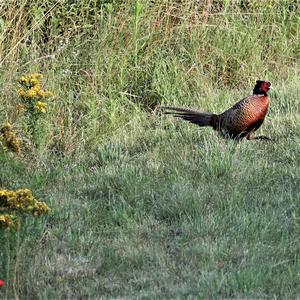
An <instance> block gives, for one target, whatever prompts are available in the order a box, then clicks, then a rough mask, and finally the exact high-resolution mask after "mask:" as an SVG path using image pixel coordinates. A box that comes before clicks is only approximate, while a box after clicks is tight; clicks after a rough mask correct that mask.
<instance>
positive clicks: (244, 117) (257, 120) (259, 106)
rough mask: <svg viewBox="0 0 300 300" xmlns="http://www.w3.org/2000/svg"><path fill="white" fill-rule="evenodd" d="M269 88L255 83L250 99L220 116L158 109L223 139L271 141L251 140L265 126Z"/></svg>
mask: <svg viewBox="0 0 300 300" xmlns="http://www.w3.org/2000/svg"><path fill="white" fill-rule="evenodd" d="M270 88H271V83H270V82H269V81H262V80H257V81H256V85H255V86H254V89H253V95H251V96H248V97H246V98H244V99H242V100H241V101H239V102H237V103H236V104H235V105H233V106H232V107H231V108H229V109H228V110H226V111H224V112H223V113H221V114H219V115H218V114H213V113H207V112H200V111H197V110H192V109H189V108H180V107H173V106H161V108H162V109H163V110H164V113H165V114H172V115H173V116H174V117H176V118H181V119H183V120H186V121H189V122H191V123H194V124H197V125H199V126H201V127H202V126H210V127H212V128H213V129H214V130H216V131H218V132H219V133H220V134H221V135H222V136H223V137H228V138H233V139H242V138H244V137H246V138H247V139H248V140H252V139H265V140H270V138H268V137H266V136H258V137H254V135H253V133H254V131H256V130H257V129H258V128H259V127H260V126H261V125H262V123H263V122H264V119H265V116H266V114H267V112H268V108H269V102H270V97H269V96H268V91H269V90H270Z"/></svg>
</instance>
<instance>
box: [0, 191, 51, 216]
mask: <svg viewBox="0 0 300 300" xmlns="http://www.w3.org/2000/svg"><path fill="white" fill-rule="evenodd" d="M0 207H7V208H9V209H12V210H23V211H27V212H30V213H32V214H33V215H35V216H39V215H41V214H43V213H47V212H50V211H51V209H50V208H49V206H48V205H47V204H46V203H45V202H42V201H38V200H37V199H35V198H34V197H33V195H32V192H31V191H30V190H29V189H19V190H16V191H10V190H0Z"/></svg>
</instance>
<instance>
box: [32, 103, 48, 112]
mask: <svg viewBox="0 0 300 300" xmlns="http://www.w3.org/2000/svg"><path fill="white" fill-rule="evenodd" d="M34 108H35V110H36V111H37V112H41V113H46V112H47V103H45V102H42V101H38V102H37V103H36V104H35V106H34Z"/></svg>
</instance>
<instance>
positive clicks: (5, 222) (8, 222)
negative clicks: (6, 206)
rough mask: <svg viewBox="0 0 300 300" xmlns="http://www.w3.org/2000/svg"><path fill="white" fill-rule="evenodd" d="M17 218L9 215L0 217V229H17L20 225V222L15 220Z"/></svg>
mask: <svg viewBox="0 0 300 300" xmlns="http://www.w3.org/2000/svg"><path fill="white" fill-rule="evenodd" d="M14 219H15V217H14V216H13V215H9V214H3V215H0V228H3V227H4V228H9V227H15V226H17V225H18V222H17V221H16V220H14Z"/></svg>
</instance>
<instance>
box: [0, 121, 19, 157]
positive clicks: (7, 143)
mask: <svg viewBox="0 0 300 300" xmlns="http://www.w3.org/2000/svg"><path fill="white" fill-rule="evenodd" d="M0 142H1V144H2V145H3V149H4V150H11V151H12V152H15V153H19V152H20V149H21V147H20V144H21V142H20V140H19V139H18V138H17V136H16V134H15V133H14V132H13V130H12V125H11V124H9V123H5V124H4V125H3V126H2V128H1V129H0Z"/></svg>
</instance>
